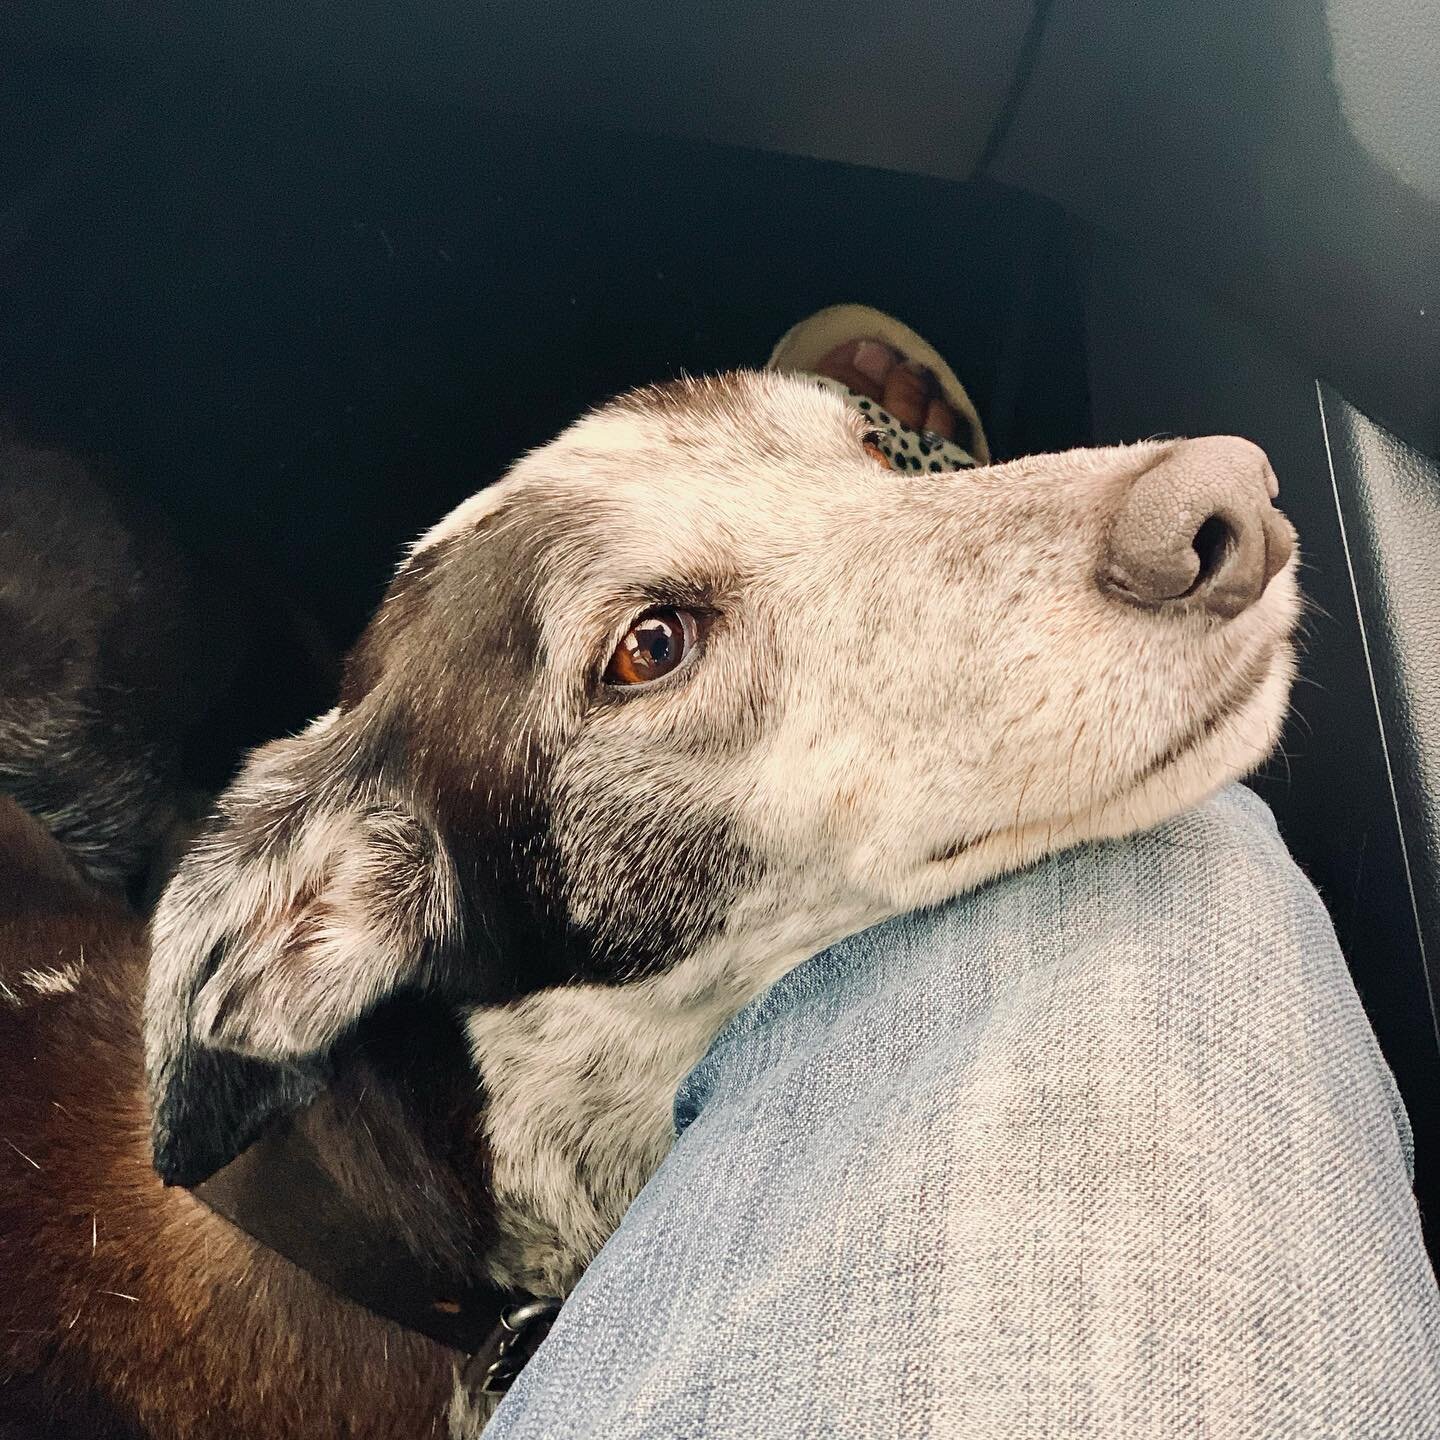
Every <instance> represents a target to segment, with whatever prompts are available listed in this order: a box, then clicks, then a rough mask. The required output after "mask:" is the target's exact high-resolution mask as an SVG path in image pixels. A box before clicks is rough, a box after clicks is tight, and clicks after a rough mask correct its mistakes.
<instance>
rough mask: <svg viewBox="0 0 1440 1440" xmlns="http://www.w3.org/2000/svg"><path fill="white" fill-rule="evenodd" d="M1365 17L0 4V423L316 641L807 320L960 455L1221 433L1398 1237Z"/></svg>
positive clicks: (280, 677)
mask: <svg viewBox="0 0 1440 1440" xmlns="http://www.w3.org/2000/svg"><path fill="white" fill-rule="evenodd" d="M1385 9H1386V13H1385V16H1384V17H1383V23H1377V21H1376V19H1375V15H1374V11H1373V9H1372V8H1371V7H1367V6H1366V5H1365V4H1362V3H1361V0H1325V3H1320V0H1254V3H1252V4H1250V5H1247V6H1234V5H1194V4H1187V3H1181V0H1155V3H1150V4H1147V5H1144V6H1136V5H1131V4H1125V3H1122V0H1025V3H1021V0H962V3H960V4H952V5H948V6H945V7H943V10H942V9H941V7H935V6H926V5H921V4H912V3H908V0H897V3H895V4H892V5H890V6H888V7H885V8H883V9H882V8H879V7H872V6H868V5H861V4H858V3H855V0H833V3H830V4H827V5H823V6H822V5H809V4H802V5H796V6H785V7H776V6H773V5H769V4H765V3H761V0H722V3H720V4H718V5H714V6H710V7H705V8H704V9H703V10H697V9H695V8H694V7H688V6H662V5H641V4H634V3H629V0H619V3H617V4H614V5H612V6H609V7H582V6H575V5H567V4H563V3H562V4H558V5H553V6H548V7H520V6H514V7H505V8H503V9H500V8H498V7H488V6H480V5H475V4H470V5H461V4H459V3H456V0H415V3H414V4H411V5H408V6H403V7H402V6H396V5H392V4H385V3H381V0H351V3H349V4H346V5H344V6H322V5H290V6H273V5H269V4H265V3H261V0H234V3H231V4H229V5H226V6H214V5H195V4H193V3H185V4H182V3H180V0H157V3H153V4H149V5H145V6H134V5H129V4H126V3H122V0H52V3H50V4H48V5H46V6H43V7H42V6H27V7H5V8H4V9H3V10H0V57H3V58H0V71H4V70H9V71H11V72H12V73H15V74H23V75H24V77H25V83H24V84H23V85H15V84H5V85H0V133H3V134H4V135H5V136H6V140H7V143H6V144H4V145H3V146H0V411H3V412H4V413H5V414H7V415H9V416H12V417H14V419H15V421H16V423H18V424H19V425H21V426H22V427H23V428H24V429H25V430H26V431H27V432H28V433H30V434H34V435H36V436H39V437H42V438H45V439H53V440H56V441H58V442H61V443H64V444H66V445H69V446H74V447H80V448H83V449H86V450H88V451H93V452H94V453H97V454H103V455H105V456H106V457H108V459H109V460H110V461H111V462H112V463H113V465H114V466H115V467H116V472H117V474H118V475H119V476H120V477H121V479H122V481H123V483H124V484H125V485H126V486H128V487H130V488H131V489H133V490H134V492H135V493H136V494H137V495H139V496H141V497H143V498H145V499H146V500H149V501H152V502H156V503H158V504H159V505H160V506H161V507H162V508H163V509H164V510H165V511H166V512H168V513H169V514H170V515H172V516H173V517H175V518H176V520H177V522H178V523H179V524H180V526H181V527H182V529H183V530H184V531H185V532H186V534H187V535H189V536H192V537H194V538H195V540H196V542H197V543H200V544H206V545H211V546H220V547H224V546H229V545H232V544H233V545H237V546H240V545H243V546H244V547H245V548H246V551H247V553H248V554H249V555H250V556H251V557H253V564H254V565H256V566H257V567H261V568H263V570H264V571H265V573H266V574H267V575H271V576H273V577H275V581H276V583H277V585H279V586H280V587H281V588H282V589H283V591H284V592H285V593H286V594H288V595H290V596H293V597H294V599H295V604H296V606H297V609H298V610H299V611H301V612H303V614H304V615H305V616H306V617H307V619H306V625H307V626H308V627H309V628H308V629H307V630H306V632H305V633H306V635H307V636H308V637H309V640H308V641H307V642H306V643H307V644H308V645H309V650H310V659H311V660H314V658H315V657H316V656H325V655H331V656H333V655H338V654H339V653H340V652H342V651H343V649H344V648H345V646H346V645H347V644H348V643H349V642H350V641H351V640H352V639H353V638H354V637H355V636H356V634H357V633H358V632H359V630H360V628H361V627H362V625H363V624H364V622H365V620H366V618H367V616H368V614H369V612H370V611H371V609H372V608H373V606H374V605H375V603H376V601H377V600H378V598H379V596H380V593H381V591H382V590H383V588H384V586H385V584H386V582H387V580H388V578H389V576H390V575H391V573H392V571H393V567H394V564H395V561H396V559H397V557H398V555H399V553H400V551H401V547H402V546H403V545H404V544H405V543H406V541H407V540H409V539H410V538H412V537H413V536H415V535H416V534H417V533H419V532H420V531H421V530H423V529H424V528H425V527H426V526H427V525H428V524H430V523H431V522H432V521H433V520H434V519H436V518H437V517H438V516H439V515H440V514H441V513H443V512H444V511H445V510H447V509H448V508H449V507H450V506H452V505H453V504H454V503H456V502H457V501H458V500H459V499H461V498H462V497H463V496H465V495H467V494H469V493H470V492H472V491H473V490H474V489H476V488H477V487H478V486H479V485H481V484H483V483H485V482H486V481H487V480H489V479H492V478H493V477H495V476H496V475H497V474H499V473H500V471H501V470H502V469H503V468H504V467H505V466H506V464H507V463H508V462H509V461H510V460H512V459H513V458H514V457H516V456H517V455H519V454H520V453H521V452H523V451H524V450H525V449H526V448H527V447H530V446H533V445H535V444H538V443H540V442H541V441H543V440H545V439H546V438H548V437H549V436H550V435H552V434H553V433H555V432H556V431H557V430H558V429H560V428H561V427H562V426H563V425H565V424H566V423H568V421H570V420H571V419H573V418H574V417H575V416H576V415H577V414H579V413H580V412H581V411H582V410H584V409H585V408H586V407H588V406H591V405H593V404H595V403H597V402H599V401H601V400H603V399H605V398H607V397H608V396H610V395H612V394H614V393H616V392H618V391H621V390H624V389H626V388H628V387H631V386H634V385H638V384H642V383H648V382H651V381H655V380H662V379H666V378H668V377H672V376H675V375H677V374H679V373H681V372H690V373H703V372H707V371H714V370H717V369H721V368H726V367H732V366H742V365H759V364H762V363H763V362H764V360H765V357H766V355H767V354H768V352H769V349H770V347H771V345H772V344H773V343H774V341H775V339H776V338H777V337H778V336H779V335H780V334H781V333H782V332H783V331H784V330H785V329H786V328H787V327H788V326H789V325H791V324H792V323H793V322H794V321H796V320H797V319H799V318H800V317H802V316H804V315H806V314H808V313H809V312H811V311H813V310H815V309H817V308H819V307H821V306H823V305H827V304H831V303H833V302H836V301H842V300H859V301H864V302H865V303H867V304H871V305H875V306H877V307H879V308H881V309H884V310H887V311H890V312H893V313H894V314H896V315H898V316H901V317H902V318H904V319H905V320H906V321H907V322H908V323H909V324H911V325H913V326H915V327H916V328H918V329H919V330H921V331H922V332H923V333H925V334H926V335H927V336H928V337H929V338H930V339H931V340H932V341H933V342H934V344H935V345H936V347H937V348H938V349H939V350H940V351H941V353H943V354H944V355H946V356H947V357H949V358H950V360H951V361H952V363H953V364H954V366H955V368H956V370H957V372H958V373H959V375H960V377H961V379H962V380H963V381H964V383H965V385H966V386H967V387H968V388H969V390H970V393H971V394H972V396H973V397H974V399H975V401H976V404H977V406H978V408H979V410H980V413H981V415H982V416H983V418H984V421H985V424H986V427H987V429H988V432H989V435H990V439H991V444H992V447H993V449H994V450H995V452H996V455H997V457H998V458H999V459H1006V458H1009V457H1013V456H1016V455H1021V454H1025V453H1032V452H1037V451H1044V450H1055V449H1063V448H1067V447H1071V446H1079V445H1091V444H1108V443H1116V442H1120V441H1126V440H1134V439H1139V438H1142V437H1147V436H1158V435H1203V434H1209V433H1222V434H1225V433H1235V434H1240V435H1244V436H1247V437H1249V438H1251V439H1253V440H1255V441H1257V442H1258V443H1259V444H1261V445H1262V446H1263V447H1264V448H1265V449H1266V450H1267V451H1268V452H1269V455H1270V457H1271V460H1272V462H1273V465H1274V468H1275V470H1276V472H1277V474H1278V475H1279V477H1280V482H1281V487H1282V488H1281V503H1282V504H1283V505H1284V506H1285V509H1286V511H1287V513H1288V514H1289V515H1290V516H1291V517H1292V518H1293V519H1294V521H1295V523H1296V526H1297V528H1298V530H1299V532H1300V536H1301V544H1302V550H1303V561H1304V568H1303V571H1302V581H1303V585H1304V588H1305V590H1306V593H1307V596H1308V599H1309V602H1310V604H1309V613H1308V617H1307V622H1306V638H1305V642H1304V659H1303V667H1302V675H1303V678H1302V681H1301V683H1300V684H1299V685H1298V686H1297V688H1296V691H1295V696H1294V708H1293V716H1292V719H1291V721H1290V724H1289V727H1288V730H1287V733H1286V736H1285V738H1284V742H1283V746H1282V751H1281V753H1280V754H1278V755H1277V756H1276V757H1275V758H1274V759H1273V760H1272V761H1271V762H1270V763H1269V765H1267V767H1266V768H1265V770H1264V772H1263V773H1262V774H1260V775H1259V776H1257V777H1255V779H1254V781H1253V783H1254V784H1255V785H1256V787H1257V788H1258V789H1259V790H1260V791H1261V793H1262V794H1263V795H1264V797H1265V798H1266V800H1267V801H1268V802H1269V803H1270V804H1271V805H1272V806H1273V808H1274V810H1275V812H1276V814H1277V816H1278V819H1279V822H1280V826H1281V829H1282V831H1283V834H1284V836H1285V838H1286V840H1287V842H1288V843H1289V845H1290V847H1291V849H1292V851H1293V852H1294V854H1295V856H1296V857H1297V859H1298V861H1299V863H1300V864H1301V865H1302V866H1303V868H1304V869H1305V871H1306V872H1307V874H1308V875H1309V876H1310V877H1311V878H1312V879H1313V880H1314V882H1315V883H1316V885H1317V886H1318V887H1319V889H1320V891H1321V893H1322V895H1323V898H1324V900H1325V902H1326V904H1327V906H1328V908H1329V910H1330V913H1331V915H1332V916H1333V918H1334V922H1335V925H1336V928H1337V931H1338V933H1339V937H1340V940H1341V944H1342V946H1343V948H1344V951H1345V954H1346V956H1347V958H1348V960H1349V963H1350V965H1351V967H1352V970H1353V974H1354V977H1355V981H1356V984H1357V987H1358V989H1359V991H1360V994H1361V997H1362V999H1363V1001H1364V1003H1365V1006H1366V1008H1367V1010H1368V1013H1369V1015H1370V1017H1371V1020H1372V1022H1373V1024H1374V1026H1375V1029H1376V1031H1377V1033H1378V1036H1379V1038H1380V1041H1381V1045H1382V1047H1383V1049H1384V1052H1385V1054H1386V1057H1387V1058H1388V1060H1389V1062H1390V1065H1391V1067H1392V1068H1393V1070H1394V1073H1395V1075H1396V1077H1397V1080H1398V1083H1399V1086H1400V1089H1401V1092H1402V1094H1403V1096H1404V1099H1405V1101H1406V1104H1407V1106H1408V1109H1409V1113H1410V1117H1411V1120H1412V1123H1413V1127H1414V1132H1415V1147H1416V1160H1415V1164H1416V1180H1417V1190H1418V1195H1419V1201H1420V1206H1421V1211H1422V1215H1423V1216H1424V1217H1425V1218H1426V1221H1427V1224H1428V1227H1429V1228H1428V1233H1429V1237H1430V1243H1431V1246H1432V1253H1434V1252H1435V1247H1436V1243H1437V1235H1440V1039H1437V1035H1440V1031H1437V1009H1436V1000H1435V996H1436V991H1437V989H1440V90H1437V88H1436V87H1435V86H1434V84H1433V83H1432V82H1433V66H1434V56H1435V55H1436V54H1440V10H1437V9H1435V8H1434V7H1431V6H1429V5H1427V4H1425V3H1424V0H1408V4H1396V5H1392V6H1387V7H1385ZM1427 57H1428V58H1427ZM294 644H295V642H294V640H293V637H292V638H291V639H289V640H287V641H286V642H285V643H277V644H276V645H274V646H272V647H269V648H267V649H266V650H265V651H264V652H263V653H259V654H256V655H255V656H252V657H250V659H249V660H248V661H247V664H250V665H251V666H252V667H253V672H254V675H255V678H256V683H254V684H253V685H250V686H249V687H247V688H246V689H245V692H244V693H245V695H246V697H247V698H246V701H245V703H244V704H242V705H240V706H238V707H237V708H236V710H235V713H233V714H230V715H226V716H225V717H223V718H222V720H221V721H219V722H217V725H216V728H215V729H214V731H213V732H212V733H211V734H210V735H209V736H208V738H207V739H206V740H205V741H204V742H203V743H199V744H197V745H196V746H195V747H194V753H193V754H192V755H191V757H190V762H191V765H192V769H193V780H194V783H195V784H196V785H198V786H216V785H219V784H220V783H223V781H224V780H225V778H226V776H227V775H228V774H229V773H230V771H231V770H232V769H233V766H234V764H235V763H236V760H237V758H238V755H239V753H240V749H241V747H242V746H244V745H248V744H253V743H257V742H258V741H260V740H262V739H265V738H267V737H269V736H272V735H275V734H278V733H281V732H282V731H284V730H287V729H293V728H296V727H298V726H300V725H301V724H303V723H304V722H305V721H306V720H307V719H308V718H309V717H310V716H312V715H314V714H316V713H318V712H319V711H321V710H323V709H325V708H327V706H328V705H329V704H330V699H329V696H328V694H327V693H326V687H327V685H329V684H331V683H333V673H329V672H327V671H326V667H325V665H324V664H323V663H306V664H299V663H292V662H294V658H295V657H294V654H293V653H292V649H293V646H294ZM287 647H292V648H287Z"/></svg>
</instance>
